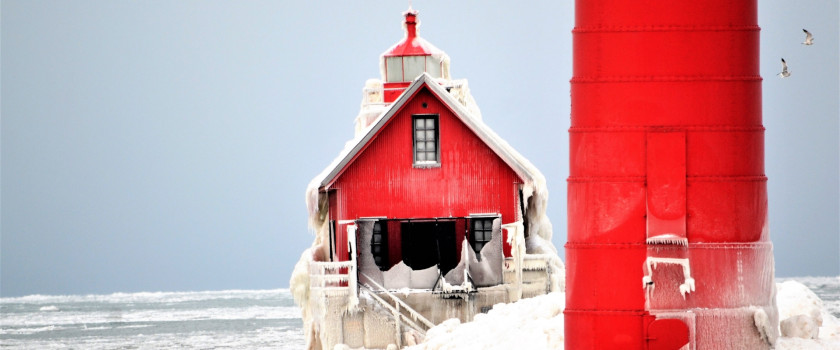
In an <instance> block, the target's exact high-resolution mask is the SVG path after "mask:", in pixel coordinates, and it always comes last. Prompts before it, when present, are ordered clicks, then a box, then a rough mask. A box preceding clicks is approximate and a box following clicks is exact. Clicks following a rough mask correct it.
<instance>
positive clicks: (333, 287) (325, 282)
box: [309, 261, 356, 296]
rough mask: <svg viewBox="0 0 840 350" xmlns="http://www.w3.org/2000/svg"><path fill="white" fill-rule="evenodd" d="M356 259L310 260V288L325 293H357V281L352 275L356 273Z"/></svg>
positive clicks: (348, 294)
mask: <svg viewBox="0 0 840 350" xmlns="http://www.w3.org/2000/svg"><path fill="white" fill-rule="evenodd" d="M355 265H356V264H355V262H354V261H338V262H328V261H310V262H309V288H310V289H311V290H312V291H313V292H316V293H323V294H325V295H347V296H350V295H351V294H355V291H356V288H355V283H351V282H353V281H351V279H352V278H351V277H354V275H355V274H356V268H355Z"/></svg>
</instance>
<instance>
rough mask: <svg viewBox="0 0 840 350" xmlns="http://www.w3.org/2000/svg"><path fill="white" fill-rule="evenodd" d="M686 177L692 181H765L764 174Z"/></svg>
mask: <svg viewBox="0 0 840 350" xmlns="http://www.w3.org/2000/svg"><path fill="white" fill-rule="evenodd" d="M687 179H688V180H689V181H692V182H766V181H767V176H764V175H733V176H719V175H718V176H706V175H699V176H695V175H689V176H687Z"/></svg>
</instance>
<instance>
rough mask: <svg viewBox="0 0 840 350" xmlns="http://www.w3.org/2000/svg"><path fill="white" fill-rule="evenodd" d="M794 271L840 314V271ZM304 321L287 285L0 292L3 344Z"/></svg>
mask: <svg viewBox="0 0 840 350" xmlns="http://www.w3.org/2000/svg"><path fill="white" fill-rule="evenodd" d="M788 279H789V278H779V279H777V282H782V281H785V280H788ZM792 279H794V280H796V281H799V282H801V283H803V284H805V285H806V286H808V287H809V288H811V290H813V291H814V292H815V293H816V294H817V295H818V296H819V297H820V298H821V299H823V302H824V303H825V307H826V309H828V311H829V312H831V313H832V314H833V315H834V316H837V317H840V278H838V277H799V278H792ZM302 326H303V322H302V321H301V319H300V310H299V309H298V308H297V306H295V304H294V301H293V300H292V296H291V294H290V293H289V290H288V289H277V290H232V291H215V292H158V293H115V294H110V295H83V296H75V295H73V296H47V295H31V296H26V297H19V298H0V348H2V349H225V348H227V349H300V348H302V347H303V346H304V338H303V331H302V329H301V327H302Z"/></svg>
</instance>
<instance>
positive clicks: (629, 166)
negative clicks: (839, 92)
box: [565, 0, 778, 350]
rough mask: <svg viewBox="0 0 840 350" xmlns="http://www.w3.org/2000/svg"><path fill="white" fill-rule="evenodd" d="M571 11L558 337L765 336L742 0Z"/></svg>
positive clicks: (634, 345)
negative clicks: (562, 305)
mask: <svg viewBox="0 0 840 350" xmlns="http://www.w3.org/2000/svg"><path fill="white" fill-rule="evenodd" d="M575 12H576V13H575V29H574V30H573V37H574V41H573V43H574V44H573V45H574V73H573V74H574V76H573V78H572V80H571V96H572V110H571V128H570V130H569V133H570V149H569V153H570V176H569V179H568V202H569V203H568V208H569V209H568V217H569V219H568V223H569V226H568V243H567V245H566V259H567V265H566V266H567V284H566V311H565V325H566V329H565V342H566V343H565V344H566V348H567V349H575V350H578V349H678V348H681V347H682V346H683V344H687V347H686V348H688V349H763V348H769V347H770V343H772V342H773V341H774V340H775V336H776V333H777V330H776V323H777V318H778V317H777V313H776V310H775V296H774V293H773V290H774V284H773V253H772V244H771V242H770V239H769V233H768V228H767V186H766V181H767V178H766V177H765V175H764V127H763V126H762V124H761V77H760V75H759V30H760V29H759V27H758V25H757V2H756V0H703V1H658V0H657V1H653V0H632V1H631V0H585V1H584V0H578V1H576V3H575Z"/></svg>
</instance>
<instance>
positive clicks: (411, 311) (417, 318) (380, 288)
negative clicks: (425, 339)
mask: <svg viewBox="0 0 840 350" xmlns="http://www.w3.org/2000/svg"><path fill="white" fill-rule="evenodd" d="M359 275H361V276H362V278H364V282H367V283H370V284H372V285H373V287H374V288H376V290H375V291H376V292H382V293H384V294H385V295H387V296H388V297H389V298H391V300H393V301H394V304H395V305H396V308H394V307H393V306H391V304H390V303H388V302H386V301H385V300H382V298H380V297H379V296H377V295H375V293H371V294H372V295H373V297H374V299H376V300H377V301H379V302H380V303H381V304H382V303H384V304H383V305H385V306H387V307H389V308H390V309H395V310H396V312H397V313H398V314H399V315H400V316H402V318H404V319H405V320H406V321H408V322H410V323H414V322H413V321H420V323H422V324H423V325H424V326H426V329H428V328H432V327H434V326H435V324H434V323H432V322H431V321H429V320H428V319H426V318H425V317H423V315H421V314H420V313H419V312H417V310H414V309H413V308H411V307H410V306H408V304H406V303H405V302H403V301H402V299H400V298H398V297H397V296H395V295H394V294H391V292H389V291H388V290H387V289H385V287H383V286H381V285H380V284H379V283H376V281H374V280H373V278H370V277H368V275H365V274H364V273H361V272H359ZM367 283H362V285H364V286H365V287H368V289H370V290H371V291H374V290H373V289H372V288H371V287H370V286H368V285H367ZM400 307H402V309H403V310H406V311H407V312H408V313H409V315H411V318H410V319H409V318H408V317H407V316H406V315H404V314H402V313H401V312H399V309H400ZM395 315H396V314H395ZM412 320H413V321H412ZM414 326H416V324H414ZM415 328H417V329H418V330H422V329H421V328H419V327H415Z"/></svg>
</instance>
